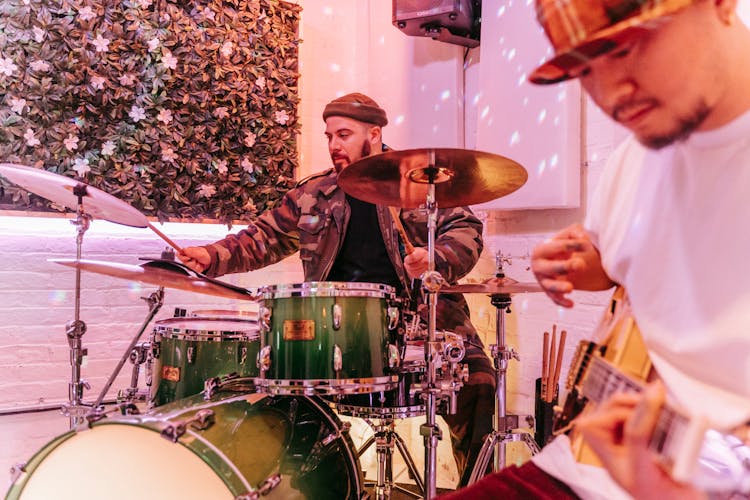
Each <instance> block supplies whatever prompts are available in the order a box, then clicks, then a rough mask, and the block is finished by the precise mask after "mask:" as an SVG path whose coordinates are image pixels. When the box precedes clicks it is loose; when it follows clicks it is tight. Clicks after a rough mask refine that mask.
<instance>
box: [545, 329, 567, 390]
mask: <svg viewBox="0 0 750 500" xmlns="http://www.w3.org/2000/svg"><path fill="white" fill-rule="evenodd" d="M567 334H568V332H566V331H565V330H563V331H561V332H560V345H559V346H558V348H557V362H556V363H555V375H554V377H552V387H553V389H552V390H553V391H554V390H555V389H557V384H558V383H559V381H560V366H562V359H563V351H564V350H565V337H566V336H567ZM553 399H555V395H554V394H552V395H551V396H550V398H549V400H550V402H552V400H553Z"/></svg>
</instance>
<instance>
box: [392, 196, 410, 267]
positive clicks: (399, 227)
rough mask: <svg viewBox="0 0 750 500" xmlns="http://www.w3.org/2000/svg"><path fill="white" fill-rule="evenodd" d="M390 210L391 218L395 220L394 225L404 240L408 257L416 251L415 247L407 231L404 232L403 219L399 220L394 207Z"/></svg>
mask: <svg viewBox="0 0 750 500" xmlns="http://www.w3.org/2000/svg"><path fill="white" fill-rule="evenodd" d="M388 209H389V210H390V211H391V218H392V219H393V224H394V225H395V226H396V231H397V232H398V234H399V235H400V236H401V239H402V240H404V250H406V255H409V254H410V253H412V252H413V251H414V245H412V244H411V242H410V241H409V238H407V237H406V231H405V230H404V226H403V224H401V219H400V218H399V216H398V212H396V209H395V208H394V207H388Z"/></svg>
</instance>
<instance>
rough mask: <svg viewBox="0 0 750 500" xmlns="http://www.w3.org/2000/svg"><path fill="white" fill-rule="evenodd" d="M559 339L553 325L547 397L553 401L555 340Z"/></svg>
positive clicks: (546, 399) (548, 400)
mask: <svg viewBox="0 0 750 500" xmlns="http://www.w3.org/2000/svg"><path fill="white" fill-rule="evenodd" d="M556 340H557V332H556V331H555V326H554V325H552V341H551V342H550V343H549V376H548V377H547V392H546V394H547V397H546V398H545V401H546V402H548V403H549V402H550V401H552V398H554V397H555V387H554V386H553V385H552V377H553V376H554V374H555V359H556V358H555V341H556Z"/></svg>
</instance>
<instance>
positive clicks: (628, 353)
mask: <svg viewBox="0 0 750 500" xmlns="http://www.w3.org/2000/svg"><path fill="white" fill-rule="evenodd" d="M594 338H595V341H592V342H590V341H581V342H580V343H579V345H578V347H577V349H576V353H575V355H574V357H573V361H572V363H571V366H570V370H569V372H568V377H567V380H566V388H567V390H568V396H567V397H566V399H565V404H564V406H563V408H562V409H561V410H560V411H558V412H557V414H556V416H555V423H554V428H553V432H554V433H555V434H560V433H563V432H568V431H572V432H571V436H570V437H571V443H572V445H573V453H574V456H575V457H576V459H577V460H578V461H579V462H581V463H588V464H597V465H598V464H599V460H598V458H597V457H596V455H595V454H594V453H593V451H592V450H591V449H590V448H589V447H588V445H587V444H586V442H585V441H584V440H583V438H582V436H581V435H580V433H576V432H575V430H574V425H573V420H574V419H575V418H576V417H577V416H578V415H579V414H581V413H582V412H584V411H590V410H591V409H593V407H594V406H595V405H596V404H598V403H600V402H602V401H604V400H605V399H607V398H609V397H610V396H611V395H613V394H615V393H616V392H625V391H636V392H640V391H641V390H642V388H643V387H644V386H645V385H646V384H647V383H648V382H650V381H653V380H655V379H656V377H657V374H656V372H655V370H654V369H653V366H652V364H651V361H650V359H649V356H648V351H647V349H646V346H645V344H644V342H643V339H642V338H641V334H640V331H639V330H638V327H637V325H636V324H635V321H634V319H633V317H632V316H631V315H630V306H629V303H628V301H627V297H626V294H625V290H624V289H623V288H622V287H618V288H617V289H616V290H615V293H614V294H613V297H612V299H611V301H610V305H609V308H608V309H607V312H606V313H605V315H604V317H603V318H602V320H601V322H600V324H599V326H598V327H597V328H596V330H595V333H594ZM649 447H650V448H651V449H652V450H653V451H654V452H655V453H656V455H657V456H658V457H659V459H660V460H661V462H662V463H663V465H664V466H665V468H666V470H667V471H668V472H669V473H670V474H671V475H672V477H673V478H674V479H675V480H677V481H682V482H692V483H694V484H696V485H698V486H700V487H704V488H706V489H710V490H717V489H720V490H723V491H733V490H739V491H743V490H745V491H747V490H750V448H749V447H748V446H747V445H746V444H745V443H743V442H742V440H741V439H739V438H737V437H734V436H733V435H722V434H720V433H718V432H716V431H714V430H712V429H710V426H709V422H708V421H707V419H705V418H702V417H694V416H693V417H691V416H689V415H687V414H686V413H685V412H683V411H682V410H681V409H679V408H677V407H676V406H674V405H671V404H670V403H665V405H664V406H663V407H662V409H661V411H660V414H659V417H658V420H657V424H656V427H655V429H654V433H653V434H652V436H651V439H650V442H649ZM726 452H728V453H726ZM718 456H720V457H721V459H718V458H717V457H718ZM746 489H747V490H746Z"/></svg>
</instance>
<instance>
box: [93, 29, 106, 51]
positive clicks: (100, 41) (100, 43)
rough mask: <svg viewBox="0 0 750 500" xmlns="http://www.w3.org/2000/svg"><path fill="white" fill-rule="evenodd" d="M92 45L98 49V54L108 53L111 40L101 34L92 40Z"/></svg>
mask: <svg viewBox="0 0 750 500" xmlns="http://www.w3.org/2000/svg"><path fill="white" fill-rule="evenodd" d="M91 44H92V45H93V46H94V47H96V51H97V52H107V51H109V40H107V39H106V38H104V37H103V36H102V34H101V33H99V34H98V35H96V38H94V39H93V40H91Z"/></svg>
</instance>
